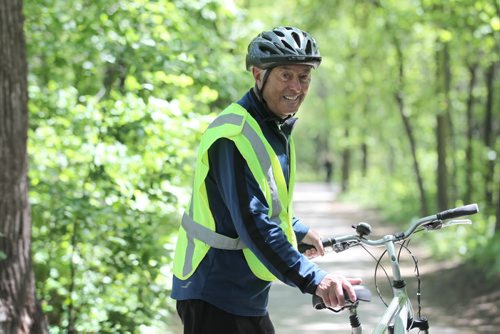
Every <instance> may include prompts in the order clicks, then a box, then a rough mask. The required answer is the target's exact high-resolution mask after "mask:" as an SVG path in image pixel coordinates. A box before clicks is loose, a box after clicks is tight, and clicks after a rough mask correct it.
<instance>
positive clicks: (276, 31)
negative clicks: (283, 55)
mask: <svg viewBox="0 0 500 334" xmlns="http://www.w3.org/2000/svg"><path fill="white" fill-rule="evenodd" d="M273 32H274V33H275V34H276V35H277V36H279V37H285V34H284V33H283V32H282V31H279V30H273Z"/></svg>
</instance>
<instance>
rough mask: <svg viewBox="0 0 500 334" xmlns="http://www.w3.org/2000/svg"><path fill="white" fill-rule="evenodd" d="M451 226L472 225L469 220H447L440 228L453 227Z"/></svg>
mask: <svg viewBox="0 0 500 334" xmlns="http://www.w3.org/2000/svg"><path fill="white" fill-rule="evenodd" d="M453 225H472V220H470V219H453V220H448V221H447V222H446V223H443V224H442V225H441V227H442V228H445V227H448V226H453Z"/></svg>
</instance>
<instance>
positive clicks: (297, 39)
mask: <svg viewBox="0 0 500 334" xmlns="http://www.w3.org/2000/svg"><path fill="white" fill-rule="evenodd" d="M292 37H293V39H294V40H295V44H297V46H298V47H299V48H300V36H299V34H297V33H296V32H293V33H292Z"/></svg>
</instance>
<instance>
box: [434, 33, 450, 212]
mask: <svg viewBox="0 0 500 334" xmlns="http://www.w3.org/2000/svg"><path fill="white" fill-rule="evenodd" d="M436 43H437V44H438V45H437V50H438V51H437V52H436V69H437V71H436V82H437V86H436V92H437V93H438V94H437V95H438V96H439V97H440V100H439V105H443V106H444V107H442V108H439V110H438V113H437V116H436V142H437V148H436V150H437V175H436V179H437V206H438V210H445V209H447V208H448V204H449V202H450V200H449V196H448V194H449V172H448V161H447V160H448V145H449V138H450V124H451V123H450V117H449V112H448V109H449V102H450V101H449V98H448V95H449V81H450V79H449V54H448V46H447V45H448V44H447V43H444V44H443V43H441V42H440V41H437V42H436Z"/></svg>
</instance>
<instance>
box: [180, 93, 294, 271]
mask: <svg viewBox="0 0 500 334" xmlns="http://www.w3.org/2000/svg"><path fill="white" fill-rule="evenodd" d="M219 138H227V139H230V140H232V141H233V142H234V143H235V145H236V147H237V149H238V151H239V152H240V153H241V155H242V156H243V158H244V159H245V160H246V162H247V164H248V166H249V168H250V171H251V172H252V174H253V176H254V177H255V180H256V181H257V183H258V184H259V186H260V189H261V190H262V192H263V193H264V196H265V199H266V201H267V204H268V207H269V212H268V215H269V218H270V220H271V221H274V222H276V223H277V224H279V226H280V228H281V229H282V230H283V232H284V233H285V235H286V237H287V239H288V241H289V242H290V243H291V244H292V245H293V246H294V247H297V240H296V237H295V233H294V231H293V227H292V217H293V212H292V194H293V187H294V181H295V149H294V145H293V140H290V152H291V155H290V180H289V186H288V187H287V185H286V181H285V177H284V175H283V170H282V169H281V165H280V162H279V160H278V156H277V155H276V153H275V152H274V150H273V148H272V147H271V145H270V144H269V142H268V141H267V139H266V138H265V137H264V134H263V133H262V130H261V128H260V127H259V125H258V123H257V122H256V121H255V119H254V118H253V117H252V116H251V115H250V114H249V113H248V112H247V111H246V110H245V109H244V108H243V107H242V106H240V105H239V104H236V103H233V104H231V105H230V106H229V107H227V108H226V109H225V110H224V111H223V112H222V113H221V114H220V115H219V116H218V117H217V118H216V119H215V120H214V121H213V122H212V123H211V124H210V126H209V127H208V129H207V131H205V133H204V134H203V136H202V139H201V142H200V147H199V148H198V157H197V163H196V171H195V176H194V185H193V194H192V197H191V201H190V203H189V205H188V209H187V210H186V212H185V213H184V215H183V217H182V223H181V226H180V228H179V234H178V241H177V245H176V251H175V258H174V275H175V276H176V277H177V278H179V279H181V280H185V279H187V278H189V277H190V276H191V275H192V274H193V273H194V271H195V270H196V268H197V267H198V265H199V264H200V262H201V261H202V260H203V258H204V257H205V255H206V254H207V252H208V250H209V249H210V247H214V248H219V249H226V250H243V254H244V256H245V259H246V261H247V263H248V265H249V267H250V269H251V270H252V272H253V274H254V275H255V276H257V277H258V278H260V279H262V280H266V281H273V280H275V279H276V277H275V276H274V275H273V274H271V272H270V271H269V270H268V269H267V268H266V267H265V266H264V265H263V264H262V262H260V261H259V260H258V258H257V257H256V256H255V254H254V253H253V252H252V251H250V249H248V248H247V247H246V246H245V245H244V244H243V242H242V241H241V240H240V239H239V238H230V237H228V236H225V235H222V234H219V233H217V232H215V221H214V218H213V215H212V212H211V211H210V206H209V201H208V196H207V190H206V186H205V178H206V177H207V175H208V171H209V163H208V149H209V148H210V146H211V145H212V144H213V143H214V142H215V141H216V140H217V139H219Z"/></svg>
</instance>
